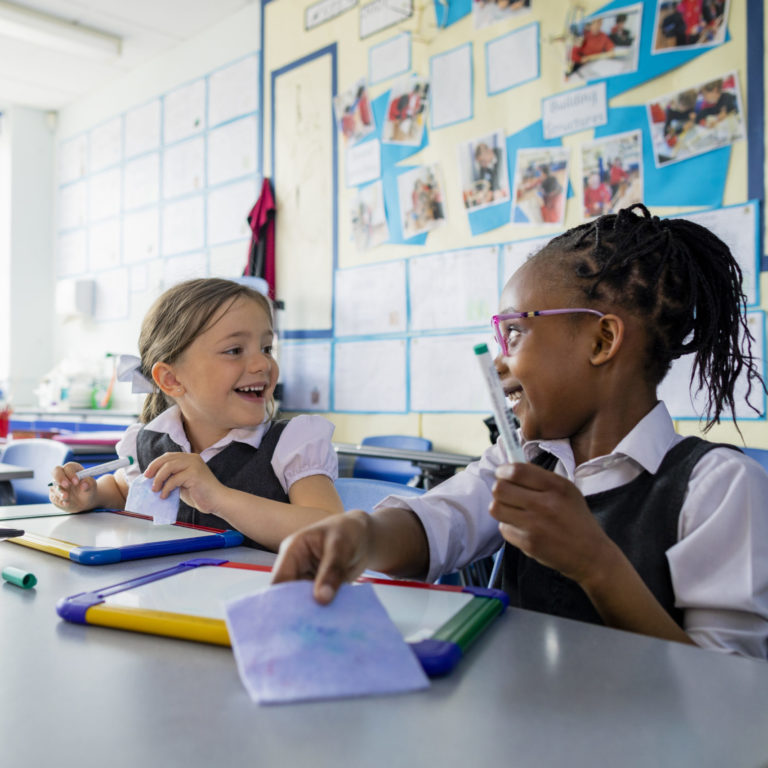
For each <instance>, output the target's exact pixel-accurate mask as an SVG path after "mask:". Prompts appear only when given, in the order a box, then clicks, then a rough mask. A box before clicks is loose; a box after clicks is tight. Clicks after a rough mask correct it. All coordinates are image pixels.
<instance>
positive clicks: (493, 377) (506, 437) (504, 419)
mask: <svg viewBox="0 0 768 768" xmlns="http://www.w3.org/2000/svg"><path fill="white" fill-rule="evenodd" d="M475 355H477V359H478V362H479V363H480V368H481V370H482V372H483V377H484V378H485V383H486V384H487V385H488V394H489V395H490V397H491V406H492V407H493V417H494V418H495V419H496V425H497V426H498V428H499V433H500V434H501V439H502V441H503V444H504V451H505V453H506V454H507V460H508V461H510V462H515V461H525V455H524V454H523V446H522V445H521V444H520V440H519V439H518V437H517V426H516V424H515V421H516V419H515V416H514V414H513V413H512V411H510V410H509V408H508V407H507V399H506V397H504V390H503V389H502V386H501V379H499V374H498V372H497V371H496V366H495V365H494V364H493V358H492V357H491V353H490V352H489V351H488V345H487V344H475Z"/></svg>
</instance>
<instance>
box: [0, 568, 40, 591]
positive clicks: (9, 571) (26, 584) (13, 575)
mask: <svg viewBox="0 0 768 768" xmlns="http://www.w3.org/2000/svg"><path fill="white" fill-rule="evenodd" d="M2 577H3V579H4V580H5V581H7V582H10V583H11V584H15V585H16V586H17V587H21V588H22V589H32V587H34V586H35V584H37V577H36V576H35V574H34V573H30V572H29V571H22V570H21V568H14V567H13V566H12V565H7V566H6V567H5V568H3V571H2Z"/></svg>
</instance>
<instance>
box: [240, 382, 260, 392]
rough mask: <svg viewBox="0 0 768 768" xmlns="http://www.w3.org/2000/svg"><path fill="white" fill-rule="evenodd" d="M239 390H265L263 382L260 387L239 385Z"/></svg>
mask: <svg viewBox="0 0 768 768" xmlns="http://www.w3.org/2000/svg"><path fill="white" fill-rule="evenodd" d="M237 391H238V392H263V391H264V385H263V384H262V385H261V386H260V387H238V389H237Z"/></svg>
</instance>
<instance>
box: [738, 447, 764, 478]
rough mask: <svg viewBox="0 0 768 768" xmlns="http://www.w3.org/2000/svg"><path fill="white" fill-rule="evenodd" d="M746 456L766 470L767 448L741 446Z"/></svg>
mask: <svg viewBox="0 0 768 768" xmlns="http://www.w3.org/2000/svg"><path fill="white" fill-rule="evenodd" d="M741 450H742V451H744V453H746V454H747V456H749V457H751V458H753V459H754V460H755V461H756V462H757V463H758V464H760V465H761V466H762V467H763V469H764V470H765V471H766V472H768V449H765V448H742V449H741Z"/></svg>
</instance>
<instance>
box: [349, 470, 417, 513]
mask: <svg viewBox="0 0 768 768" xmlns="http://www.w3.org/2000/svg"><path fill="white" fill-rule="evenodd" d="M336 490H337V491H338V492H339V496H340V497H341V502H342V504H344V509H364V510H365V511H366V512H370V511H371V510H372V509H373V508H374V506H375V505H376V504H378V503H379V502H380V501H381V500H382V499H383V498H385V497H387V496H389V495H390V494H395V493H396V494H397V495H398V496H421V494H422V493H424V489H423V488H413V487H411V486H408V485H402V484H401V483H393V482H391V481H389V480H374V479H372V478H366V477H340V478H339V479H338V480H337V481H336Z"/></svg>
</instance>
